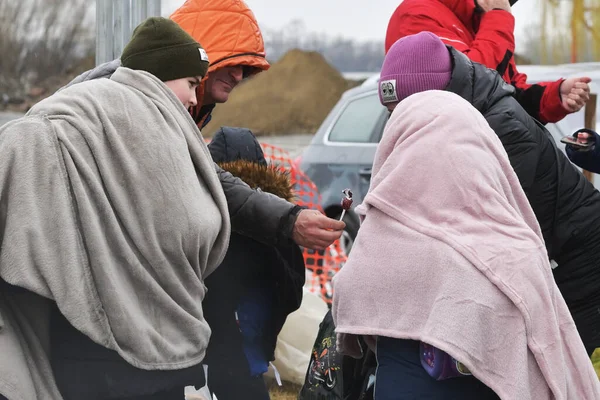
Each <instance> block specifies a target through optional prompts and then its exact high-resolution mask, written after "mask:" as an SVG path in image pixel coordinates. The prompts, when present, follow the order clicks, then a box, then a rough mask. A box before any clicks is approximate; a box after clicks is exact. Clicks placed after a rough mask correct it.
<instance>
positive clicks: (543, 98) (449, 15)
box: [385, 0, 591, 124]
mask: <svg viewBox="0 0 600 400" xmlns="http://www.w3.org/2000/svg"><path fill="white" fill-rule="evenodd" d="M516 1H517V0H404V1H403V2H402V3H401V4H400V5H399V6H398V8H397V9H396V11H394V14H393V15H392V17H391V19H390V22H389V24H388V27H387V34H386V38H385V52H386V54H387V52H388V51H389V49H390V47H392V45H393V44H394V43H396V41H397V40H398V39H400V38H403V37H405V36H409V35H413V34H416V33H419V32H423V31H429V32H431V33H433V34H435V35H436V36H438V37H439V38H440V39H442V41H443V42H444V43H445V44H447V45H449V46H452V47H454V48H455V49H456V50H458V51H460V52H462V53H464V54H466V55H467V56H468V57H469V58H470V59H471V60H472V61H475V62H478V63H480V64H483V65H485V66H486V67H488V68H491V69H495V70H496V71H498V73H499V74H500V76H502V77H503V78H504V80H505V81H506V82H508V83H510V84H511V85H513V86H514V87H515V89H516V95H515V97H516V99H517V101H518V102H519V103H520V104H521V106H522V107H523V108H524V109H525V110H526V111H527V113H528V114H529V115H531V116H532V117H534V118H535V119H537V120H539V121H541V122H542V123H544V124H546V123H548V122H557V121H560V120H561V119H563V118H564V117H565V116H566V115H568V114H569V113H572V112H577V111H579V110H580V109H581V108H582V107H583V106H584V105H585V103H586V102H587V100H588V99H589V91H590V88H589V85H588V84H589V82H591V79H590V78H587V77H581V78H568V79H564V80H563V79H560V80H558V81H556V82H540V83H537V84H534V85H530V84H528V83H527V75H525V74H522V73H519V72H518V71H517V67H516V65H515V59H514V52H515V37H514V29H515V18H514V16H513V15H512V14H511V6H512V5H513V4H514V3H516Z"/></svg>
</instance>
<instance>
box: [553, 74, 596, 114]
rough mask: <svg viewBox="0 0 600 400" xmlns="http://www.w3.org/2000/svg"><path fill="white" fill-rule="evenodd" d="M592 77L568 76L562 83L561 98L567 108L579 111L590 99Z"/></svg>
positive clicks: (571, 110)
mask: <svg viewBox="0 0 600 400" xmlns="http://www.w3.org/2000/svg"><path fill="white" fill-rule="evenodd" d="M591 81H592V79H591V78H588V77H583V78H568V79H565V80H564V81H563V82H562V83H561V85H560V100H561V102H562V106H563V107H564V108H565V110H567V111H569V112H577V111H579V110H581V109H582V108H583V106H585V103H587V101H588V100H589V99H590V85H589V83H590V82H591Z"/></svg>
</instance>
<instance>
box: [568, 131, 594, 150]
mask: <svg viewBox="0 0 600 400" xmlns="http://www.w3.org/2000/svg"><path fill="white" fill-rule="evenodd" d="M593 133H594V132H593V131H590V130H588V129H580V130H578V131H577V132H575V133H574V134H573V135H570V136H565V137H563V138H562V139H561V140H560V141H561V142H562V143H565V144H566V145H568V146H571V147H572V148H573V149H574V150H579V151H588V150H592V149H593V148H594V147H595V146H594V145H595V144H596V142H595V140H594V136H593ZM584 135H587V137H581V136H584Z"/></svg>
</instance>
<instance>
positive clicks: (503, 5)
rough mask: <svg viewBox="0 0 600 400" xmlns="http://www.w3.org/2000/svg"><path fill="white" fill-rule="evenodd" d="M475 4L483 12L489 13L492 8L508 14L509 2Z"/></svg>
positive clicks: (485, 0)
mask: <svg viewBox="0 0 600 400" xmlns="http://www.w3.org/2000/svg"><path fill="white" fill-rule="evenodd" d="M475 4H477V5H478V6H479V7H480V8H481V9H482V10H483V12H488V11H491V10H493V9H494V8H499V9H501V10H504V11H508V12H510V2H509V1H508V0H476V2H475Z"/></svg>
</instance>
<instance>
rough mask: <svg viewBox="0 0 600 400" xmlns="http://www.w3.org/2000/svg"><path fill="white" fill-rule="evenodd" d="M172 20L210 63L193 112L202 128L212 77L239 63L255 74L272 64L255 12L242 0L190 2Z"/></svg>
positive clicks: (199, 0) (172, 15) (197, 93)
mask: <svg viewBox="0 0 600 400" xmlns="http://www.w3.org/2000/svg"><path fill="white" fill-rule="evenodd" d="M170 18H171V19H172V20H173V21H175V22H177V24H179V26H181V27H182V28H183V29H184V30H185V31H186V32H187V33H189V34H190V35H191V36H192V37H193V38H194V39H196V40H197V41H198V42H199V43H200V44H201V45H202V47H204V50H206V53H207V54H208V59H209V61H210V66H209V67H208V73H207V74H206V76H205V77H204V79H203V80H202V82H201V84H200V85H199V86H198V89H197V90H196V98H197V100H198V106H196V107H192V108H191V109H190V113H191V114H192V117H193V118H194V120H195V121H196V123H197V124H198V125H199V126H200V127H201V126H202V125H203V122H204V121H205V119H206V117H207V113H206V112H201V108H202V105H203V98H204V82H205V81H206V78H207V77H208V76H209V74H210V73H211V72H213V71H215V70H216V69H218V68H223V67H230V66H234V65H240V64H241V65H247V66H249V67H252V73H255V74H256V73H258V72H261V71H266V70H267V69H269V67H270V65H269V63H268V62H267V59H266V53H265V43H264V41H263V37H262V34H261V32H260V29H259V27H258V22H257V21H256V17H255V16H254V13H253V12H252V10H250V8H248V6H247V5H246V3H245V2H244V1H242V0H187V1H186V2H185V3H184V4H183V5H182V6H181V7H179V8H178V9H177V10H175V11H174V12H173V14H171V17H170ZM204 111H205V110H204ZM209 113H210V112H208V114H209Z"/></svg>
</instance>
